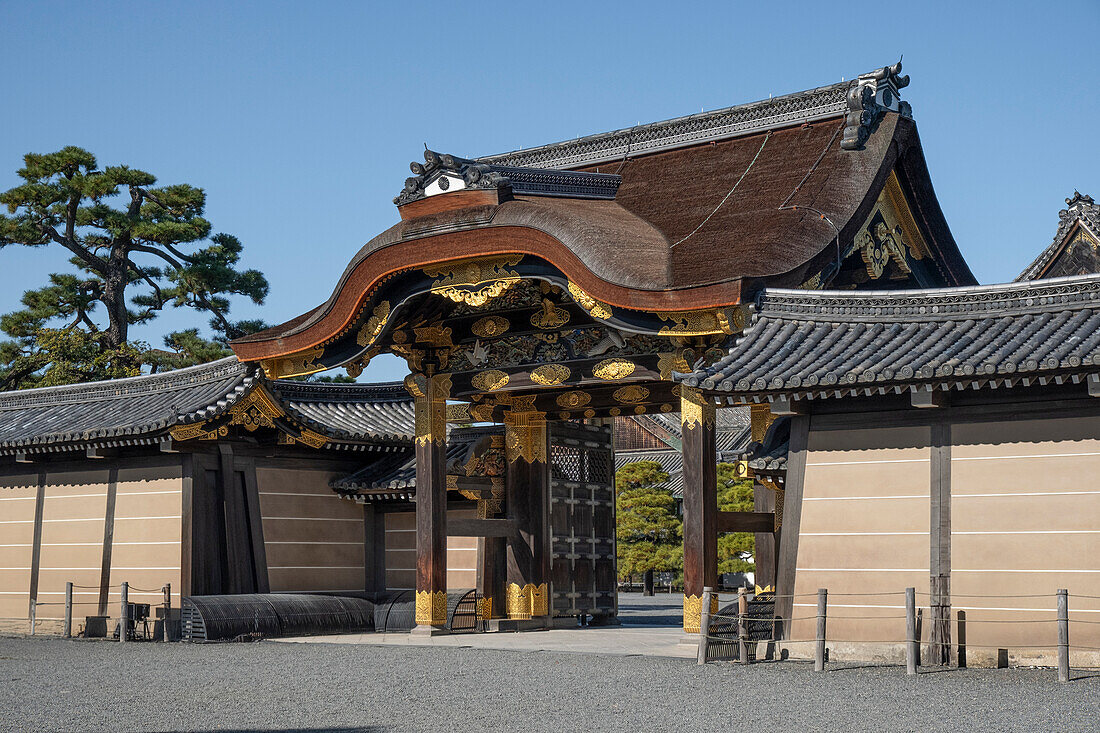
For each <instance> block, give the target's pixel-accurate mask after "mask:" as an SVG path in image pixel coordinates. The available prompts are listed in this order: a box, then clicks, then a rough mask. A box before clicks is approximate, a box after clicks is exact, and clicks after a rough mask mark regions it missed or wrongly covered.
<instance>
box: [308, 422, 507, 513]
mask: <svg viewBox="0 0 1100 733" xmlns="http://www.w3.org/2000/svg"><path fill="white" fill-rule="evenodd" d="M502 433H503V427H502V426H498V427H495V428H493V427H489V428H455V429H454V430H452V431H451V432H450V434H449V435H448V436H447V452H446V459H445V460H446V464H447V471H448V473H456V472H458V471H459V470H460V468H461V467H464V466H465V464H466V462H467V461H469V460H470V458H471V457H472V453H473V452H474V450H475V448H477V446H478V443H479V442H480V441H481V439H482V438H484V437H486V436H489V435H494V434H495V435H499V434H502ZM329 485H330V486H331V487H332V488H333V489H334V490H335V491H336V492H337V493H339V494H342V495H345V496H353V495H356V494H371V495H372V497H373V498H375V499H398V500H405V501H408V500H411V499H412V497H413V496H415V495H416V456H415V455H414V454H413V453H412V452H411V451H410V452H406V453H401V454H395V455H393V456H390V457H386V458H383V459H379V460H377V461H373V462H371V463H368V464H367V465H365V466H363V467H362V468H360V469H359V470H358V471H355V472H354V473H352V474H349V475H347V476H344V477H343V478H338V479H335V480H333V481H332V482H331V483H330V484H329Z"/></svg>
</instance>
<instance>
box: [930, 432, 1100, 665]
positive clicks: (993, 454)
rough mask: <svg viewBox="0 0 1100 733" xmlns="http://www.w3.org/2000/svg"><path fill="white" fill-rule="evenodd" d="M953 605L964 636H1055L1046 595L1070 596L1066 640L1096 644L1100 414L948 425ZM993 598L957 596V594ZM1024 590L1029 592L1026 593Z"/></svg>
mask: <svg viewBox="0 0 1100 733" xmlns="http://www.w3.org/2000/svg"><path fill="white" fill-rule="evenodd" d="M952 442H953V443H954V445H953V447H952V452H951V495H952V536H951V546H952V569H951V593H952V601H953V604H954V610H958V609H966V611H967V617H968V620H969V622H970V623H969V626H968V629H967V637H968V639H967V640H968V642H969V643H970V644H972V645H974V646H975V647H978V646H980V645H990V646H1002V647H1013V646H1017V647H1023V646H1026V645H1036V644H1047V645H1050V646H1053V645H1054V644H1055V643H1056V642H1057V629H1056V624H1053V623H1050V622H1049V621H1044V622H1040V623H1036V624H1005V623H997V624H992V623H991V624H984V625H983V624H981V623H980V621H981V620H985V619H988V620H992V621H1002V620H1006V619H1053V618H1055V612H1054V609H1055V599H1054V594H1055V591H1056V590H1057V589H1058V588H1067V589H1069V592H1070V639H1071V643H1072V644H1076V645H1082V646H1091V647H1100V624H1077V625H1076V626H1075V625H1074V624H1073V621H1074V620H1075V619H1080V620H1083V621H1086V620H1087V621H1100V600H1098V599H1086V598H1079V597H1078V598H1075V597H1074V594H1079V595H1091V596H1100V418H1074V419H1055V420H1026V421H1018V422H1011V423H977V424H969V425H955V426H954V427H953V428H952ZM967 595H972V596H997V597H993V598H966V597H964V596H967ZM1025 596H1038V597H1034V598H1028V597H1025Z"/></svg>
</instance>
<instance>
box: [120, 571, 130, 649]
mask: <svg viewBox="0 0 1100 733" xmlns="http://www.w3.org/2000/svg"><path fill="white" fill-rule="evenodd" d="M129 626H130V584H129V583H127V582H125V581H123V583H122V608H121V609H120V610H119V616H118V640H119V641H120V642H125V641H126V636H127V634H126V631H127V630H128V629H129Z"/></svg>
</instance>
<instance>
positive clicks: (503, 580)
mask: <svg viewBox="0 0 1100 733" xmlns="http://www.w3.org/2000/svg"><path fill="white" fill-rule="evenodd" d="M493 440H494V443H495V442H496V441H498V440H499V441H500V443H499V444H498V446H499V447H503V440H504V439H503V436H494V437H493ZM506 480H507V479H506V478H504V477H501V478H493V479H492V482H493V488H492V497H494V498H489V499H481V500H479V501H478V517H479V518H481V519H494V518H497V517H499V515H500V511H501V504H502V502H503V500H504V496H505V488H504V486H505V481H506ZM507 556H508V541H507V540H506V539H505V538H504V537H480V538H478V541H477V590H478V593H480V594H481V599H482V600H481V608H480V609H479V612H480V615H481V618H482V619H483V620H485V621H489V620H491V619H500V618H504V617H505V604H506V601H505V599H506V598H507V586H508V562H507Z"/></svg>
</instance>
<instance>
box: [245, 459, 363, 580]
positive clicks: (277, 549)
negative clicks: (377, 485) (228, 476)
mask: <svg viewBox="0 0 1100 733" xmlns="http://www.w3.org/2000/svg"><path fill="white" fill-rule="evenodd" d="M345 474H346V472H343V473H334V472H332V471H318V470H299V469H289V468H281V467H279V468H274V467H263V466H257V467H256V485H257V489H258V491H259V494H260V513H261V515H262V516H263V529H264V547H265V551H266V553H267V570H268V579H269V581H270V584H271V590H272V592H279V591H315V590H326V591H330V590H360V591H361V590H362V589H363V584H364V579H365V575H364V570H363V536H364V535H363V507H361V506H360V505H359V504H356V503H355V502H353V501H349V500H347V499H341V498H340V497H339V496H338V495H337V494H336V493H335V492H333V490H332V489H331V488H329V482H330V481H331V480H332V479H334V478H338V477H340V476H342V475H345Z"/></svg>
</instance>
